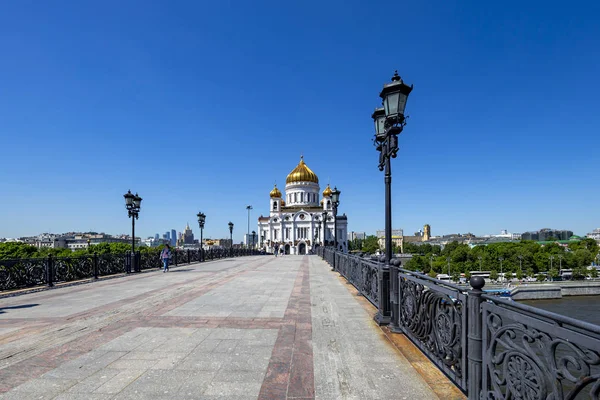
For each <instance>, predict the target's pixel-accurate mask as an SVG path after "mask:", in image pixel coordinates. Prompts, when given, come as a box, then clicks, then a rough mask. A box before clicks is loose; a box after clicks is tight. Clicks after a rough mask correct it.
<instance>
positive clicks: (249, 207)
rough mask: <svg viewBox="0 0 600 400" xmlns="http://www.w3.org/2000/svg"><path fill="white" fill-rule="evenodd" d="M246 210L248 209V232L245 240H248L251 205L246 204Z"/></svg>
mask: <svg viewBox="0 0 600 400" xmlns="http://www.w3.org/2000/svg"><path fill="white" fill-rule="evenodd" d="M246 210H248V233H247V235H246V241H247V242H248V241H250V210H252V206H251V205H247V206H246Z"/></svg>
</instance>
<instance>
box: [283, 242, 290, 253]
mask: <svg viewBox="0 0 600 400" xmlns="http://www.w3.org/2000/svg"><path fill="white" fill-rule="evenodd" d="M284 249H285V254H290V245H289V244H286V245H285V247H284Z"/></svg>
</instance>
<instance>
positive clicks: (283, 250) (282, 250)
mask: <svg viewBox="0 0 600 400" xmlns="http://www.w3.org/2000/svg"><path fill="white" fill-rule="evenodd" d="M280 251H281V256H282V257H283V255H284V254H285V249H284V248H283V246H281V248H280Z"/></svg>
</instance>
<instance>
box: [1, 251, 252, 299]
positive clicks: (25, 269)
mask: <svg viewBox="0 0 600 400" xmlns="http://www.w3.org/2000/svg"><path fill="white" fill-rule="evenodd" d="M171 254H172V258H171V262H170V263H171V264H172V265H173V266H178V265H182V264H190V263H195V262H201V261H207V260H216V259H220V258H226V257H240V256H249V255H259V254H264V253H262V252H260V251H258V250H252V249H211V250H204V251H203V252H201V251H200V250H191V249H186V250H173V251H172V252H171ZM132 261H133V262H132ZM162 265H163V263H162V260H161V259H160V256H159V253H158V252H139V251H138V252H136V253H135V259H133V260H132V255H131V253H126V254H95V253H94V254H89V255H83V256H74V257H52V256H49V257H46V258H21V259H7V260H0V292H4V291H8V290H16V289H23V288H29V287H35V286H41V285H46V286H53V285H54V284H55V283H61V282H72V281H77V280H82V279H92V278H94V279H98V277H100V276H106V275H115V274H123V273H132V272H141V271H142V270H148V269H153V268H154V269H157V268H162Z"/></svg>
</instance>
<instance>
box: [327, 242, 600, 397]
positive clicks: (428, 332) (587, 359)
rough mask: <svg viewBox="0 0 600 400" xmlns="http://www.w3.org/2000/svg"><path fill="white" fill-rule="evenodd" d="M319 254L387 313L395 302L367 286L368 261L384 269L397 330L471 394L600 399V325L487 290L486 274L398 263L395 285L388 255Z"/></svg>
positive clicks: (382, 276)
mask: <svg viewBox="0 0 600 400" xmlns="http://www.w3.org/2000/svg"><path fill="white" fill-rule="evenodd" d="M317 254H318V255H319V256H321V257H322V258H323V259H324V260H326V261H327V262H328V263H329V264H330V265H335V270H336V271H338V272H339V273H340V274H342V275H343V276H344V277H345V278H346V279H347V280H348V281H349V282H350V283H352V284H353V285H354V286H355V287H356V288H357V289H358V290H359V291H360V292H361V293H362V294H363V295H365V297H367V298H368V299H369V300H371V303H373V304H374V305H375V306H376V307H378V309H379V311H378V315H381V314H382V313H384V312H386V307H387V310H390V309H392V308H391V307H390V305H389V304H387V305H386V304H383V303H382V302H381V301H379V302H376V301H373V299H372V298H370V297H369V296H372V295H371V294H370V293H369V291H370V289H369V288H368V287H366V286H365V285H364V284H365V282H366V279H365V277H364V276H365V275H364V270H365V265H368V268H369V270H370V268H376V269H378V270H379V273H378V275H377V276H378V279H377V280H378V283H377V284H376V286H377V287H378V288H383V291H386V290H388V291H389V297H388V298H389V300H388V301H390V303H391V302H397V304H398V308H397V309H398V315H397V317H396V318H393V316H392V321H393V322H395V321H397V326H394V323H392V324H391V326H390V328H391V330H392V331H393V332H400V333H403V334H405V335H406V336H407V337H408V338H409V339H410V340H411V341H412V342H413V343H414V344H415V345H416V346H417V347H419V349H421V351H423V353H424V354H425V355H427V356H428V357H429V358H430V360H431V361H432V362H433V363H434V364H435V365H437V366H438V368H440V370H442V371H443V372H444V373H445V374H446V376H448V378H450V380H452V381H453V382H454V383H455V384H456V385H457V386H458V387H459V388H460V389H461V390H462V391H463V392H465V393H466V394H467V395H468V398H469V399H478V400H479V399H506V400H508V399H540V400H542V399H553V400H559V399H599V398H600V326H598V325H593V324H590V323H586V322H583V321H579V320H575V319H573V318H569V317H566V316H562V315H559V314H555V313H552V312H548V311H545V310H541V309H537V308H534V307H531V306H527V305H524V304H519V303H518V302H513V301H508V300H504V299H501V298H498V297H495V296H492V295H487V294H485V292H484V291H483V290H482V289H483V287H484V284H485V282H484V280H483V278H481V277H474V278H471V282H470V283H471V288H467V287H464V286H458V285H453V284H450V283H446V282H442V281H439V280H437V279H434V278H431V277H429V276H427V275H423V274H420V273H416V272H413V271H408V270H405V269H402V268H398V274H397V276H398V280H397V285H396V286H395V285H393V284H392V283H393V282H387V283H386V282H385V279H389V276H390V275H389V274H388V275H385V274H384V273H383V272H385V271H386V270H387V271H389V269H390V268H389V267H388V266H386V265H384V264H383V263H382V262H378V261H376V260H368V259H363V258H361V257H358V256H354V255H348V254H343V253H340V252H336V251H335V250H333V249H329V248H319V249H318V251H317ZM334 263H335V264H334ZM397 264H398V263H397V261H396V263H395V265H397ZM386 276H387V278H386ZM375 299H385V296H381V293H380V295H379V296H377V297H375Z"/></svg>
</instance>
